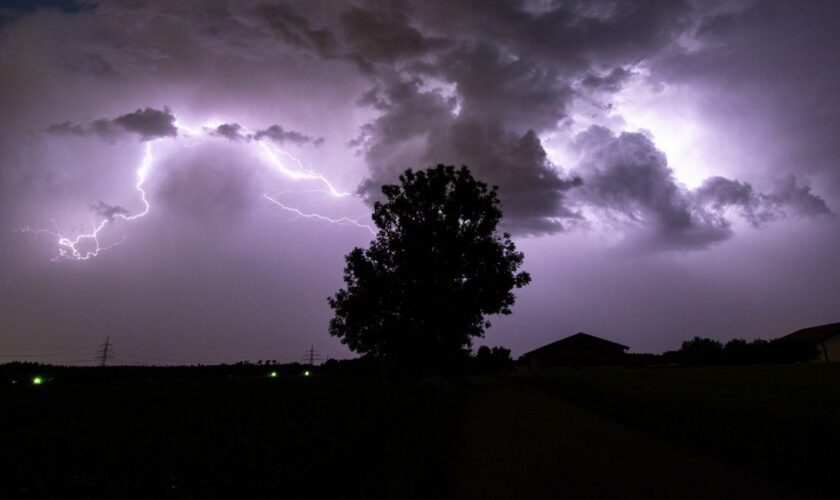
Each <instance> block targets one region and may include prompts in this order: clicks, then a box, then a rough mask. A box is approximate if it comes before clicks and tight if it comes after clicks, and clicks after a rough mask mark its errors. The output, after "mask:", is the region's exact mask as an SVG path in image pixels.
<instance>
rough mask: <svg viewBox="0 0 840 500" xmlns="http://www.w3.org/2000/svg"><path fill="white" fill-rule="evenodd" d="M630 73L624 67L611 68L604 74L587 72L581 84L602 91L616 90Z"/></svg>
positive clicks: (619, 88)
mask: <svg viewBox="0 0 840 500" xmlns="http://www.w3.org/2000/svg"><path fill="white" fill-rule="evenodd" d="M631 75H632V73H631V72H630V71H628V70H626V69H624V68H613V70H612V71H610V72H609V73H606V74H604V75H597V74H588V75H586V76H585V77H584V78H583V80H581V85H583V86H584V87H586V88H587V89H589V90H600V91H603V92H618V91H619V90H621V87H622V86H623V85H624V83H625V82H626V81H627V80H628V79H629V78H630V76H631Z"/></svg>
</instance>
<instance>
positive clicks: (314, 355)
mask: <svg viewBox="0 0 840 500" xmlns="http://www.w3.org/2000/svg"><path fill="white" fill-rule="evenodd" d="M301 360H302V361H304V362H307V361H308V364H309V365H311V366H315V362H316V361H321V354H320V353H319V352H318V351H316V350H315V346H310V347H309V349H307V350H306V352H304V353H303V356H302V357H301Z"/></svg>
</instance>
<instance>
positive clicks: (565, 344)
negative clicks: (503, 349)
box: [522, 332, 629, 357]
mask: <svg viewBox="0 0 840 500" xmlns="http://www.w3.org/2000/svg"><path fill="white" fill-rule="evenodd" d="M627 349H629V347H627V346H626V345H622V344H619V343H617V342H612V341H609V340H607V339H602V338H600V337H596V336H594V335H589V334H588V333H583V332H578V333H576V334H574V335H570V336H568V337H566V338H563V339H560V340H558V341H555V342H552V343H550V344H546V345H544V346H542V347H539V348H537V349H534V350H533V351H530V352H526V353H525V354H523V355H522V356H523V357H527V356H533V355H539V354H543V353H549V352H552V351H556V350H569V351H584V350H585V351H594V350H605V351H617V350H621V351H624V350H627Z"/></svg>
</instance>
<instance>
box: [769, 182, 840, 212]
mask: <svg viewBox="0 0 840 500" xmlns="http://www.w3.org/2000/svg"><path fill="white" fill-rule="evenodd" d="M764 198H765V199H766V200H768V201H769V202H770V203H773V204H774V205H776V206H778V207H780V208H781V209H782V210H784V209H786V208H787V209H789V210H790V211H791V212H792V213H794V214H797V215H801V216H807V217H822V216H833V215H834V213H833V212H832V211H831V209H830V208H828V205H827V204H826V202H825V200H823V199H822V198H820V197H819V196H817V195H815V194H814V193H812V192H811V187H810V186H807V185H803V184H801V183H800V182H799V180H798V179H797V178H796V176H795V175H793V174H790V175H787V176H785V177H784V178H782V179H780V180H779V181H777V182H776V185H775V186H774V188H773V190H772V191H770V192H769V193H768V194H767V195H765V196H764Z"/></svg>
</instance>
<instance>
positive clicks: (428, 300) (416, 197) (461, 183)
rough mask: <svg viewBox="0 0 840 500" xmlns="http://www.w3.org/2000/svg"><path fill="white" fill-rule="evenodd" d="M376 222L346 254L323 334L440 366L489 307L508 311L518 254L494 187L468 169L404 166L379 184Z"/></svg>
mask: <svg viewBox="0 0 840 500" xmlns="http://www.w3.org/2000/svg"><path fill="white" fill-rule="evenodd" d="M382 193H383V194H384V195H385V198H386V200H385V201H384V202H377V203H376V204H375V205H374V210H373V221H374V223H375V224H376V226H377V228H378V229H379V231H378V233H377V235H376V239H374V241H372V242H371V245H370V247H369V248H368V249H366V250H363V249H361V248H355V249H353V251H351V252H350V253H349V254H348V255H347V256H346V258H345V259H346V267H345V269H344V283H345V285H346V288H344V289H341V290H339V291H338V292H337V293H336V294H335V296H334V297H330V298H329V299H328V300H329V304H330V307H332V308H333V309H334V310H335V317H334V318H333V319H332V320H331V321H330V333H331V334H332V335H334V336H336V337H338V338H339V339H341V341H342V342H343V343H344V344H346V345H347V346H348V347H350V349H352V350H353V351H356V352H358V353H362V354H366V355H370V356H373V357H376V358H378V359H380V360H382V361H384V362H385V363H386V365H387V366H388V367H392V368H393V367H399V368H400V369H406V370H414V369H418V368H437V369H440V368H446V367H452V366H453V365H455V364H457V363H460V362H462V361H465V360H466V359H467V358H468V355H469V354H468V350H467V349H468V348H469V346H470V344H471V339H472V338H473V337H480V336H482V335H483V334H484V330H485V328H487V327H489V326H490V323H489V321H487V320H486V319H485V316H486V315H489V314H510V307H511V306H512V305H513V303H514V301H515V297H514V295H513V293H512V290H513V289H514V288H520V287H522V286H524V285H526V284H528V283H529V282H530V279H531V278H530V276H529V275H528V274H527V273H524V272H517V270H518V269H519V267H520V266H521V265H522V261H523V255H522V253H520V252H517V251H516V247H515V246H514V244H513V242H512V241H511V240H510V235H508V234H507V233H504V234H499V233H498V232H497V226H498V224H499V222H500V220H501V217H502V212H501V209H500V203H499V199H498V197H497V195H496V188H495V187H493V188H488V186H487V185H486V184H484V183H483V182H480V181H477V180H476V179H474V178H473V176H472V175H471V174H470V171H469V169H468V168H467V167H462V168H460V169H455V167H452V166H443V165H438V166H437V167H434V168H429V169H427V170H424V171H419V172H414V171H412V170H411V169H409V170H406V171H405V172H404V173H403V174H402V175H400V183H399V185H386V186H383V187H382Z"/></svg>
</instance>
